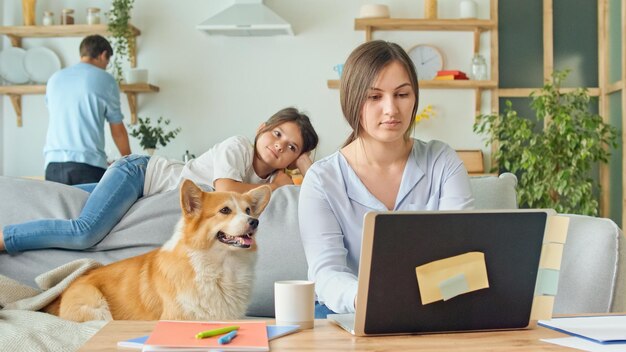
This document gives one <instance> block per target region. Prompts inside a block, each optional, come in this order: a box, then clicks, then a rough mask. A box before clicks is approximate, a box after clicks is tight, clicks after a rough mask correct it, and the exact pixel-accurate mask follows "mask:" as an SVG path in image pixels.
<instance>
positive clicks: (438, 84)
mask: <svg viewBox="0 0 626 352" xmlns="http://www.w3.org/2000/svg"><path fill="white" fill-rule="evenodd" d="M327 86H328V88H330V89H339V80H337V79H330V80H328V81H327ZM497 87H498V82H496V81H473V80H457V81H437V80H428V81H419V88H420V89H494V88H497Z"/></svg>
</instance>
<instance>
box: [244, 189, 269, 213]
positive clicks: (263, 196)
mask: <svg viewBox="0 0 626 352" xmlns="http://www.w3.org/2000/svg"><path fill="white" fill-rule="evenodd" d="M246 195H248V196H250V197H251V198H252V207H253V208H254V216H255V217H258V216H259V214H261V212H262V211H263V209H265V206H266V205H267V203H269V201H270V197H271V196H272V189H271V188H270V186H260V187H257V188H255V189H252V190H250V191H248V192H247V193H246Z"/></svg>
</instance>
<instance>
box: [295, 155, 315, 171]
mask: <svg viewBox="0 0 626 352" xmlns="http://www.w3.org/2000/svg"><path fill="white" fill-rule="evenodd" d="M310 154H311V152H308V153H304V154H301V155H300V156H299V157H298V159H296V167H297V168H298V170H300V173H301V174H302V176H304V175H305V174H306V171H307V170H308V169H309V168H310V167H311V165H313V161H312V160H311V158H310V157H309V155H310Z"/></svg>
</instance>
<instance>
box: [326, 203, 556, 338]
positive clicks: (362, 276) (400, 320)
mask: <svg viewBox="0 0 626 352" xmlns="http://www.w3.org/2000/svg"><path fill="white" fill-rule="evenodd" d="M551 215H556V213H555V212H554V211H553V210H537V209H526V210H522V209H519V210H472V211H429V212H398V211H396V212H370V213H367V214H366V215H365V217H364V226H363V240H362V247H361V254H360V266H359V276H358V277H359V279H358V280H359V281H358V296H357V306H356V310H355V311H356V313H355V314H330V315H328V317H327V318H328V320H330V321H331V322H333V323H335V324H337V325H339V326H341V327H342V328H344V329H346V330H347V331H349V332H350V333H352V334H354V335H357V336H368V335H396V334H423V333H447V332H459V331H484V330H511V329H523V328H527V327H529V326H530V325H531V318H530V317H531V308H532V305H533V297H534V294H535V283H536V281H537V273H538V269H539V259H540V256H541V250H542V244H543V239H544V233H545V232H546V223H547V220H548V217H549V216H551ZM468 253H469V254H468ZM477 253H478V254H477ZM481 253H482V258H483V260H482V270H485V269H486V272H483V273H482V275H483V276H484V279H485V280H487V281H488V287H484V285H483V286H476V287H479V288H478V289H474V290H471V291H470V292H466V293H462V294H458V295H456V296H453V297H452V298H450V297H448V299H445V300H444V299H440V300H435V301H430V302H427V303H426V304H424V302H426V301H427V300H426V298H427V297H425V296H423V294H426V288H427V286H426V284H427V283H428V282H426V280H425V279H424V276H422V277H420V276H418V274H417V272H418V271H419V270H422V269H423V268H429V266H426V264H429V263H433V262H437V263H444V264H445V263H448V261H447V258H454V259H452V260H453V261H457V263H458V260H459V259H458V258H469V257H468V256H471V258H470V263H478V262H479V261H480V258H481ZM477 258H478V259H477ZM443 259H446V261H441V260H443ZM462 260H464V259H462ZM429 265H430V264H429ZM434 265H439V266H440V267H441V265H440V264H434ZM471 265H473V264H471ZM471 265H470V266H471ZM444 266H445V265H444ZM457 267H458V266H457ZM460 267H462V268H467V267H468V266H467V265H465V264H462V265H461V266H460ZM418 268H419V269H418ZM440 269H441V268H440ZM442 270H443V269H442ZM451 270H452V271H454V269H451ZM478 271H480V270H478ZM431 272H432V270H431ZM466 274H467V273H466ZM464 275H465V274H464ZM471 275H473V274H468V277H470V276H471ZM460 277H462V278H465V276H463V275H461V276H460ZM420 280H422V281H420ZM474 281H475V280H474ZM442 282H443V281H442ZM470 282H471V280H470ZM421 285H423V286H421ZM446 285H448V284H445V285H443V286H446ZM455 285H456V284H452V287H454V286H455ZM443 286H442V287H443ZM456 286H458V285H456ZM461 286H463V285H461ZM420 287H423V288H424V290H423V291H424V292H420ZM448 287H449V285H448ZM481 287H482V288H481ZM466 288H467V287H466ZM457 290H458V288H457ZM442 292H443V291H442Z"/></svg>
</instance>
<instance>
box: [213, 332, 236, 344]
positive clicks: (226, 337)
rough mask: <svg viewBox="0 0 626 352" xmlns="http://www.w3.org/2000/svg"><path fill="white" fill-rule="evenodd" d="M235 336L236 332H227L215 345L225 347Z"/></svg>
mask: <svg viewBox="0 0 626 352" xmlns="http://www.w3.org/2000/svg"><path fill="white" fill-rule="evenodd" d="M235 336H237V330H233V331H231V332H229V333H228V334H226V335H224V336H222V337H220V338H219V339H218V340H217V343H219V344H220V345H225V344H227V343H230V341H232V339H234V338H235Z"/></svg>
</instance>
